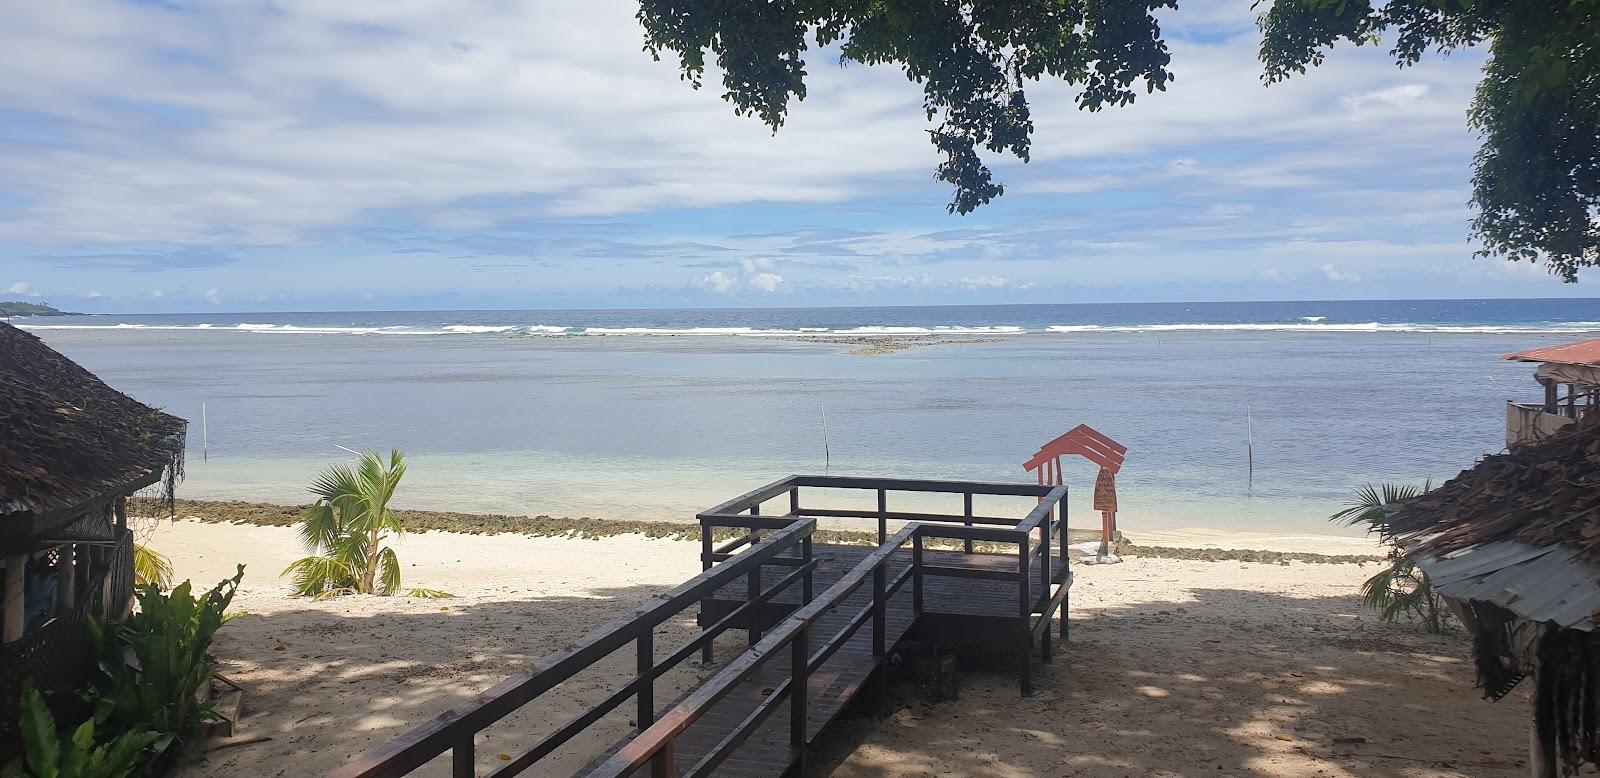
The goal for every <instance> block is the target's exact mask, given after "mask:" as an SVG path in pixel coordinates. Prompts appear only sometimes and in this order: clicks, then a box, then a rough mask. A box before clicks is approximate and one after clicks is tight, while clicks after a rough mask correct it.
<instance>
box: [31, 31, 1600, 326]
mask: <svg viewBox="0 0 1600 778" xmlns="http://www.w3.org/2000/svg"><path fill="white" fill-rule="evenodd" d="M1250 6H1251V0H1226V1H1222V0H1202V1H1197V2H1190V1H1189V0H1185V2H1184V3H1183V8H1182V9H1180V10H1169V11H1164V12H1163V13H1162V15H1161V17H1160V18H1161V19H1162V23H1163V29H1164V31H1165V32H1166V36H1167V39H1168V42H1169V44H1170V46H1171V49H1172V57H1173V65H1172V69H1173V71H1174V72H1175V74H1176V81H1175V82H1174V83H1173V84H1172V85H1171V86H1170V87H1169V89H1168V91H1167V92H1165V93H1156V94H1153V95H1148V96H1141V97H1140V98H1139V99H1138V101H1137V102H1136V103H1135V104H1134V105H1132V106H1130V107H1125V108H1118V109H1109V110H1105V111H1101V112H1099V113H1093V114H1091V113H1086V112H1080V111H1078V110H1076V109H1075V108H1074V103H1073V94H1074V93H1073V92H1072V90H1071V88H1070V87H1068V86H1066V85H1063V84H1059V83H1042V84H1038V85H1035V86H1033V87H1031V88H1030V89H1029V90H1028V94H1029V97H1030V100H1031V103H1032V106H1033V111H1034V119H1035V124H1036V129H1035V136H1034V148H1033V155H1032V160H1031V162H1029V163H1028V164H1022V163H1020V162H1017V161H1015V160H1005V159H998V158H996V161H997V163H998V164H995V165H994V167H995V168H996V175H997V177H998V178H999V179H1000V180H1001V181H1002V182H1003V183H1004V184H1005V185H1006V187H1007V192H1006V194H1005V196H1004V197H1002V198H1000V199H999V200H997V201H995V202H993V203H991V204H989V205H988V206H985V207H983V208H981V209H979V210H978V211H977V212H976V213H973V214H970V215H967V216H955V215H951V214H949V213H947V212H946V210H945V204H946V203H947V202H948V201H949V198H950V191H949V189H948V187H947V186H946V185H944V184H942V183H939V182H937V181H935V180H933V170H934V167H935V166H936V165H937V164H938V162H939V158H938V156H937V155H936V153H935V152H934V150H933V149H932V147H931V146H930V144H929V143H928V140H927V130H928V129H929V125H928V123H927V121H926V120H925V118H924V116H923V113H922V110H921V91H920V88H919V87H918V86H917V85H915V84H912V83H910V82H908V81H907V80H906V79H905V77H904V76H903V75H902V74H901V73H900V71H899V70H897V69H894V68H892V67H866V66H862V65H846V66H841V65H840V64H839V62H838V57H837V54H836V53H835V52H830V51H813V52H812V53H811V55H810V56H809V57H808V62H809V72H810V77H809V79H808V89H809V96H808V98H807V99H806V100H805V101H804V102H802V103H798V104H795V105H793V106H791V111H790V118H789V122H788V124H787V125H786V126H785V127H784V128H783V129H782V130H781V131H780V132H778V133H777V134H773V133H772V132H771V131H770V130H769V129H768V128H766V127H765V126H764V125H762V124H761V123H760V122H759V121H756V120H755V119H752V118H749V117H737V116H735V115H734V114H733V111H732V109H731V107H730V106H729V105H728V104H726V103H724V102H723V101H722V100H721V99H720V97H719V90H718V89H716V88H715V85H716V83H717V76H716V75H715V74H714V73H713V74H711V76H710V77H709V78H708V79H707V82H708V84H709V85H710V86H708V87H707V88H706V89H704V90H701V91H695V90H692V89H691V88H689V86H688V85H687V84H686V83H684V82H683V81H681V80H680V79H679V76H678V72H677V69H676V66H675V64H674V63H673V62H671V61H663V62H656V61H654V60H652V58H651V57H650V56H649V55H648V54H646V53H644V52H643V51H642V45H643V34H642V31H641V30H640V28H639V26H638V24H637V22H636V21H635V20H634V17H633V15H634V12H635V10H636V6H634V5H632V4H630V3H628V2H622V1H620V0H617V1H613V0H595V1H594V2H570V0H567V1H565V2H554V1H553V2H534V1H528V2H522V1H519V0H390V1H389V2H354V1H352V2H339V3H330V2H326V0H275V1H274V2H251V1H250V0H226V1H224V2H218V1H216V0H210V1H208V2H187V0H172V1H170V2H156V1H145V2H112V1H110V0H57V1H55V2H48V3H12V4H7V6H6V8H5V10H3V11H0V20H3V23H0V299H7V298H10V299H21V300H28V301H34V302H49V303H51V304H54V305H56V306H58V307H62V308H67V309H72V310H82V311H90V312H125V313H126V312H180V311H284V310H358V309H359V310H378V309H383V310H408V309H419V310H422V309H477V308H513V309H538V308H592V307H605V308H630V307H702V306H715V307H743V306H808V305H888V304H943V303H952V304H987V303H1030V302H1041V303H1062V302H1117V301H1135V300H1138V301H1182V300H1258V299H1259V300H1291V299H1362V298H1365V299H1384V298H1461V297H1469V298H1470V297H1552V296H1594V292H1593V291H1592V289H1591V288H1590V283H1580V284H1577V285H1568V284H1562V283H1560V282H1559V281H1558V280H1557V279H1555V278H1553V277H1551V276H1550V275H1549V274H1548V273H1546V272H1545V270H1544V269H1543V267H1542V266H1532V265H1528V264H1520V265H1519V264H1512V263H1507V262H1503V261H1499V260H1488V259H1474V258H1473V257H1472V252H1473V248H1474V244H1473V243H1472V242H1471V241H1470V240H1469V221H1470V219H1471V216H1472V213H1471V210H1470V208H1469V207H1468V204H1467V201H1468V198H1469V196H1470V189H1469V177H1470V173H1471V170H1470V168H1471V159H1472V154H1473V152H1474V150H1475V148H1476V138H1475V136H1474V134H1473V133H1472V132H1471V131H1470V130H1469V128H1468V127H1467V122H1466V108H1467V105H1468V102H1469V100H1470V99H1471V95H1472V89H1473V87H1474V84H1475V83H1476V81H1477V79H1478V77H1479V73H1480V68H1481V66H1482V62H1483V53H1482V52H1480V51H1470V50H1469V51H1463V52H1456V53H1454V54H1452V55H1451V56H1449V57H1438V56H1431V57H1429V58H1428V60H1427V61H1426V62H1425V63H1423V64H1422V65H1420V66H1417V67H1411V68H1405V69H1402V68H1398V67H1396V65H1395V64H1394V63H1393V61H1392V60H1391V59H1390V57H1389V56H1388V55H1387V53H1386V48H1384V47H1371V46H1368V47H1363V48H1359V49H1355V48H1352V49H1344V50H1340V51H1337V52H1335V53H1334V54H1333V55H1332V56H1330V57H1329V59H1328V61H1327V63H1326V64H1325V65H1323V66H1322V67H1321V68H1319V69H1317V70H1314V71H1313V72H1311V73H1310V74H1308V75H1306V76H1303V77H1299V78H1296V79H1293V80H1292V81H1290V82H1288V83H1285V84H1279V85H1274V86H1272V87H1270V88H1268V87H1265V86H1263V85H1262V83H1261V81H1260V74H1261V66H1260V64H1259V62H1258V61H1257V60H1256V51H1257V48H1258V46H1259V34H1258V33H1257V32H1256V30H1255V27H1254V22H1255V13H1256V12H1255V11H1254V10H1252V9H1251V7H1250ZM1591 283H1592V282H1591Z"/></svg>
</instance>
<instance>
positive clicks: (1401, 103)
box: [1342, 84, 1428, 110]
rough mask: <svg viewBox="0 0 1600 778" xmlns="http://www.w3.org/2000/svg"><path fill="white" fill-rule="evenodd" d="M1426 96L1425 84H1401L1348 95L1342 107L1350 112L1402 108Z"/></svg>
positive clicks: (1426, 86)
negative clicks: (1366, 109)
mask: <svg viewBox="0 0 1600 778" xmlns="http://www.w3.org/2000/svg"><path fill="white" fill-rule="evenodd" d="M1427 94H1428V85H1427V84H1401V85H1399V86H1391V87H1387V88H1384V89H1374V90H1372V91H1370V92H1362V93H1360V94H1354V95H1349V96H1347V97H1345V98H1344V99H1343V101H1342V102H1343V103H1344V107H1346V108H1349V109H1351V110H1360V109H1362V108H1367V107H1383V108H1404V107H1406V106H1409V105H1412V104H1415V103H1416V102H1417V101H1419V100H1421V99H1422V98H1423V97H1425V96H1427Z"/></svg>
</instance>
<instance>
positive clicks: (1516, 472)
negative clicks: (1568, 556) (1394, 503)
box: [1389, 414, 1600, 564]
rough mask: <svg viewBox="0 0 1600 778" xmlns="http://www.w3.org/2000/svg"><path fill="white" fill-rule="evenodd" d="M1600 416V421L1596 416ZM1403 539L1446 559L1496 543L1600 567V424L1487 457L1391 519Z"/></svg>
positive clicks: (1400, 509)
mask: <svg viewBox="0 0 1600 778" xmlns="http://www.w3.org/2000/svg"><path fill="white" fill-rule="evenodd" d="M1596 416H1597V417H1600V414H1596ZM1389 521H1390V524H1391V526H1392V527H1393V528H1394V530H1395V532H1396V533H1398V534H1402V535H1414V536H1415V537H1417V538H1420V539H1421V542H1420V544H1419V548H1420V550H1422V551H1425V552H1430V553H1434V554H1443V553H1448V552H1451V551H1458V550H1461V549H1465V548H1471V547H1474V546H1479V545H1483V544H1486V543H1492V542H1495V541H1516V542H1519V543H1524V544H1527V545H1530V546H1538V547H1548V546H1556V545H1560V546H1565V547H1567V548H1570V549H1572V550H1573V551H1575V552H1576V555H1577V557H1578V558H1579V559H1581V560H1582V561H1585V562H1589V563H1596V564H1600V418H1593V419H1589V420H1585V421H1583V422H1580V423H1578V424H1573V425H1571V426H1568V427H1567V428H1565V429H1563V430H1561V431H1560V432H1558V433H1556V434H1555V435H1552V436H1551V437H1550V438H1549V439H1547V440H1543V441H1540V442H1538V443H1531V444H1527V445H1521V446H1516V447H1513V448H1512V449H1511V450H1510V451H1509V452H1507V453H1503V454H1494V455H1491V456H1488V457H1484V459H1483V461H1481V462H1479V463H1478V465H1477V466H1476V467H1473V468H1472V469H1470V470H1464V471H1462V473H1461V475H1458V476H1456V477H1455V478H1453V479H1451V480H1450V481H1448V482H1446V483H1445V484H1444V485H1443V486H1440V487H1439V488H1437V489H1434V490H1433V491H1431V492H1428V493H1427V494H1425V495H1423V496H1421V497H1418V498H1416V499H1414V500H1408V501H1406V502H1405V503H1403V504H1402V505H1400V506H1399V507H1398V508H1396V509H1395V510H1393V511H1392V512H1391V513H1390V516H1389Z"/></svg>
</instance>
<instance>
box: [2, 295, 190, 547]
mask: <svg viewBox="0 0 1600 778" xmlns="http://www.w3.org/2000/svg"><path fill="white" fill-rule="evenodd" d="M187 424H188V423H187V422H185V421H184V420H183V419H180V418H178V417H176V416H172V415H170V414H167V413H162V412H161V411H158V410H156V409H154V408H151V407H150V406H148V405H145V404H143V403H141V402H139V401H138V400H135V399H133V398H131V397H129V396H127V395H125V394H122V393H121V392H118V391H117V390H115V389H112V388H111V387H109V386H107V385H106V384H105V382H103V381H101V380H100V379H98V378H96V377H95V376H94V374H93V373H90V372H89V371H88V370H85V369H83V368H82V367H80V366H79V365H78V364H77V363H75V362H73V361H72V360H70V359H67V358H66V357H64V356H62V355H61V354H59V353H57V352H56V351H55V350H54V349H51V348H50V347H49V346H46V345H45V344H44V343H43V342H41V341H40V340H39V339H38V338H37V337H35V336H33V335H32V334H29V333H26V332H23V331H21V330H19V329H17V328H15V327H12V326H11V325H9V324H0V430H4V434H3V435H0V535H3V536H10V537H17V536H19V535H23V536H25V535H28V534H30V533H31V532H34V531H38V530H43V529H45V528H47V527H49V526H53V525H55V524H58V523H60V522H61V521H65V520H68V519H71V518H75V517H76V516H77V515H78V514H79V513H81V512H82V511H83V510H85V509H88V508H91V507H94V506H97V505H101V504H103V503H104V502H105V501H107V500H109V499H111V498H114V497H116V496H118V495H124V494H129V493H131V492H133V491H135V490H137V489H140V488H143V487H146V486H149V485H151V484H153V483H156V482H157V481H160V480H161V479H162V478H163V477H165V478H166V479H167V480H166V483H165V487H166V491H167V492H168V493H169V494H170V491H171V485H172V482H173V480H174V479H176V478H177V477H178V476H179V475H180V474H181V472H180V471H181V468H182V462H183V445H184V432H185V428H186V427H187Z"/></svg>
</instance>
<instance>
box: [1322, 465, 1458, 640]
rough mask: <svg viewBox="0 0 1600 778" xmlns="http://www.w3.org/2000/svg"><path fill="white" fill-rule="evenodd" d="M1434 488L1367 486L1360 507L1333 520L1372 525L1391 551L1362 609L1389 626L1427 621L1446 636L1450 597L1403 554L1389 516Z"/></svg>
mask: <svg viewBox="0 0 1600 778" xmlns="http://www.w3.org/2000/svg"><path fill="white" fill-rule="evenodd" d="M1431 487H1432V484H1431V483H1425V484H1423V485H1422V487H1421V488H1420V489H1419V488H1417V487H1415V486H1401V485H1396V484H1384V485H1383V486H1381V487H1375V486H1373V485H1372V484H1367V485H1366V486H1363V487H1361V488H1360V489H1357V490H1356V501H1355V502H1354V503H1353V504H1351V505H1350V507H1348V508H1345V509H1344V510H1342V511H1339V512H1338V513H1335V514H1333V515H1332V516H1330V517H1329V520H1330V521H1337V522H1340V523H1342V524H1344V525H1345V526H1347V527H1355V526H1360V525H1366V527H1367V531H1368V532H1369V533H1372V534H1375V535H1377V536H1378V540H1379V541H1381V542H1383V543H1385V544H1388V545H1389V547H1390V548H1389V556H1388V563H1389V566H1388V567H1386V568H1384V569H1382V570H1380V571H1378V574H1377V575H1374V576H1372V577H1371V578H1368V579H1367V580H1366V582H1365V583H1363V584H1362V585H1361V603H1362V604H1363V605H1366V606H1367V607H1369V608H1372V609H1374V610H1376V611H1377V612H1378V618H1380V619H1382V620H1384V621H1387V622H1394V621H1398V620H1400V617H1402V616H1404V617H1406V618H1407V619H1411V618H1417V619H1420V620H1421V621H1422V624H1423V628H1424V629H1426V630H1427V631H1429V632H1432V633H1438V632H1443V631H1444V623H1445V619H1446V617H1447V614H1448V611H1446V610H1445V607H1444V597H1442V596H1441V595H1440V594H1439V593H1438V592H1437V591H1436V590H1435V589H1434V588H1433V582H1432V581H1430V580H1428V574H1427V573H1426V572H1423V570H1422V568H1420V567H1417V563H1416V561H1415V560H1413V559H1412V558H1411V556H1410V555H1408V554H1407V553H1406V552H1405V550H1404V549H1402V548H1400V545H1399V543H1398V542H1396V538H1395V535H1394V528H1393V527H1392V526H1391V525H1390V524H1389V514H1388V510H1389V509H1390V508H1392V507H1394V506H1395V505H1397V504H1398V503H1401V502H1404V501H1406V500H1410V499H1412V498H1415V497H1418V496H1420V495H1422V494H1424V493H1426V492H1427V491H1428V490H1429V489H1430V488H1431Z"/></svg>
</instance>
